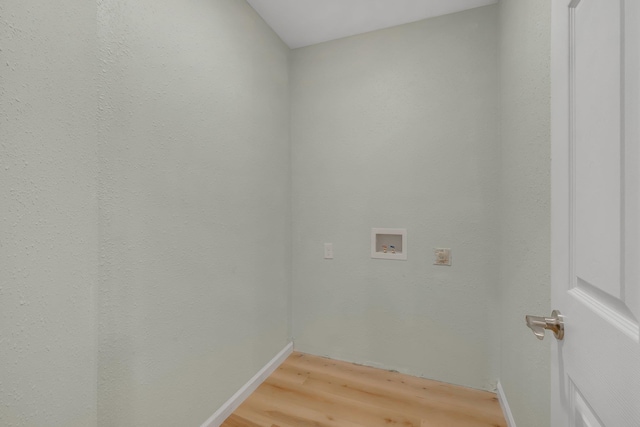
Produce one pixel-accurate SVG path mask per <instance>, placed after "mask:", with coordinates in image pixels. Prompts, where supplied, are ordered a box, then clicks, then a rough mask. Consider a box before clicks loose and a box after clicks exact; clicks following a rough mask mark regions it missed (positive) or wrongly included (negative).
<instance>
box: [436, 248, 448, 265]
mask: <svg viewBox="0 0 640 427" xmlns="http://www.w3.org/2000/svg"><path fill="white" fill-rule="evenodd" d="M434 252H435V255H436V257H435V261H434V263H433V264H434V265H447V266H450V265H451V249H449V248H435V249H434Z"/></svg>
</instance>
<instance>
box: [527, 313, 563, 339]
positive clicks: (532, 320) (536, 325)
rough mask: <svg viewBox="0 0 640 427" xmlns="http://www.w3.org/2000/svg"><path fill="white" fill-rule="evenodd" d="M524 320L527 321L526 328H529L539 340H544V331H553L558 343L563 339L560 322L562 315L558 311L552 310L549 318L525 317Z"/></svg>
mask: <svg viewBox="0 0 640 427" xmlns="http://www.w3.org/2000/svg"><path fill="white" fill-rule="evenodd" d="M525 320H526V321H527V326H528V327H529V328H531V330H532V331H533V333H534V334H535V336H536V337H537V338H538V339H539V340H542V339H544V330H545V329H549V330H550V331H553V335H555V336H556V339H557V340H558V341H560V340H562V339H563V338H564V321H563V320H562V314H560V312H559V311H558V310H553V312H552V313H551V317H539V316H529V315H527V316H525Z"/></svg>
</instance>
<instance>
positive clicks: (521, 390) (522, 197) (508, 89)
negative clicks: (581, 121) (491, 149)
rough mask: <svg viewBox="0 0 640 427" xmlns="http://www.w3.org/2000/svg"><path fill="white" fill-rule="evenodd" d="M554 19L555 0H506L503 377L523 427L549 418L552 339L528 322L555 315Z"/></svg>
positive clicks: (503, 21) (503, 5)
mask: <svg viewBox="0 0 640 427" xmlns="http://www.w3.org/2000/svg"><path fill="white" fill-rule="evenodd" d="M550 18H551V2H550V0H503V1H502V2H501V3H500V31H501V37H500V40H501V43H500V56H501V61H500V63H501V66H500V68H501V81H502V101H501V105H502V185H501V191H502V213H501V220H502V221H501V224H502V228H501V236H502V238H501V248H502V255H501V257H500V260H501V262H500V284H501V306H502V307H501V316H502V318H501V321H500V325H501V326H502V327H501V328H500V329H499V330H500V332H501V334H502V351H501V369H500V381H501V383H502V386H503V388H504V390H505V393H506V396H507V399H508V401H509V405H510V407H511V410H512V412H513V415H514V417H515V421H516V423H517V425H518V427H544V426H548V425H549V416H550V415H549V414H550V412H549V386H550V384H549V378H550V360H549V354H550V351H549V343H550V338H549V337H547V339H545V340H544V341H539V340H537V339H536V338H535V337H534V336H533V334H532V333H531V331H530V330H529V329H527V327H526V326H525V323H524V316H525V314H534V315H538V316H545V315H549V313H551V307H550V301H549V300H550V278H549V276H550V255H549V253H550V78H549V62H550V59H549V58H550V20H551V19H550ZM551 339H553V338H551Z"/></svg>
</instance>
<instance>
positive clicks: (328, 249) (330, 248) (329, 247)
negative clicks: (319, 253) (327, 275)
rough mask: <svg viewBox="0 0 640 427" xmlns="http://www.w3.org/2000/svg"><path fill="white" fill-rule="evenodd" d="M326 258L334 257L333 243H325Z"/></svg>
mask: <svg viewBox="0 0 640 427" xmlns="http://www.w3.org/2000/svg"><path fill="white" fill-rule="evenodd" d="M324 259H333V243H325V244H324Z"/></svg>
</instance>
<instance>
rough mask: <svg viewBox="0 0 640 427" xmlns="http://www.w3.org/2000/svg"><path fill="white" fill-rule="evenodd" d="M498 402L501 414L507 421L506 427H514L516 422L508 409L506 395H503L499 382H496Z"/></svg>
mask: <svg viewBox="0 0 640 427" xmlns="http://www.w3.org/2000/svg"><path fill="white" fill-rule="evenodd" d="M498 401H500V406H501V407H502V412H503V413H504V417H505V419H506V420H507V427H516V421H515V420H514V419H513V414H512V413H511V408H509V402H507V395H506V394H504V389H503V388H502V384H501V383H500V381H498Z"/></svg>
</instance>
